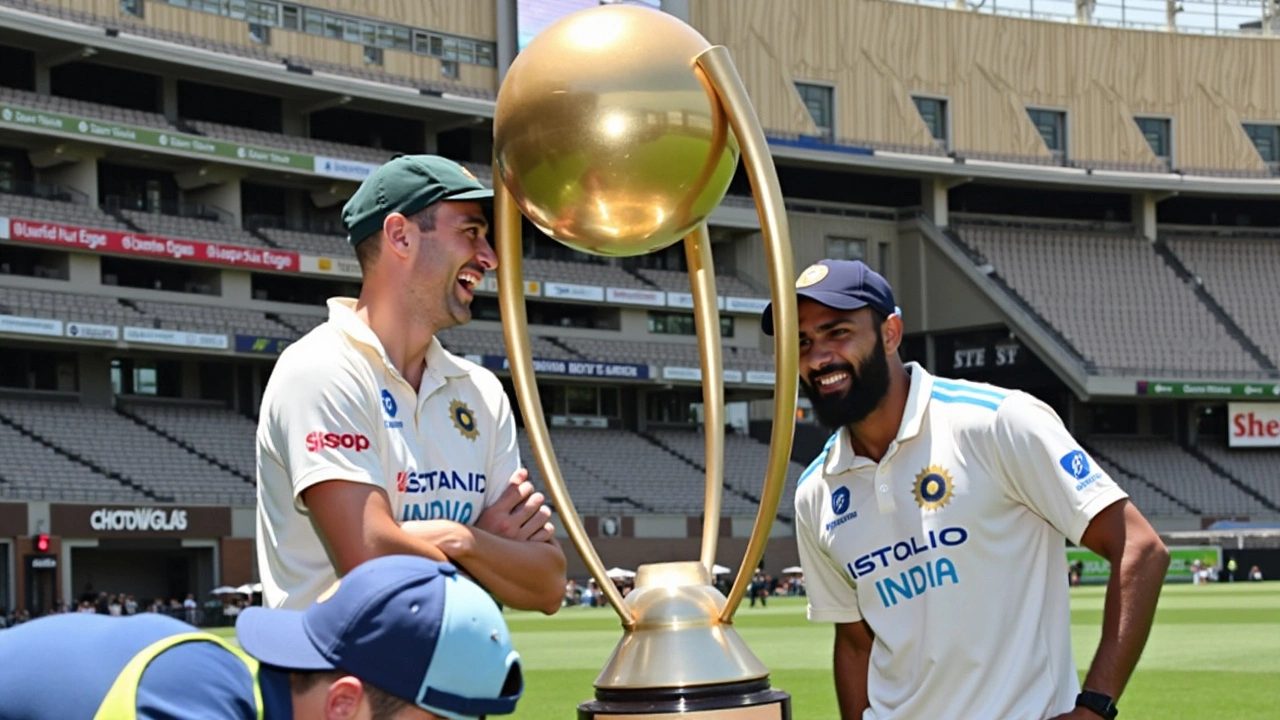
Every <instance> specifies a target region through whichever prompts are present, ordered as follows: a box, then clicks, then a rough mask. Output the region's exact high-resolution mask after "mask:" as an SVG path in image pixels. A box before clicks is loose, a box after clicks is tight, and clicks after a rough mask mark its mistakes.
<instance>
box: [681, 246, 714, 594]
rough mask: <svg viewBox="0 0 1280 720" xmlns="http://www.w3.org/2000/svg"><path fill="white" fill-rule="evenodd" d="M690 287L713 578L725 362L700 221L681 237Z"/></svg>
mask: <svg viewBox="0 0 1280 720" xmlns="http://www.w3.org/2000/svg"><path fill="white" fill-rule="evenodd" d="M684 253H685V258H686V259H687V260H688V261H689V284H690V286H691V288H692V290H693V319H694V328H695V330H696V331H697V333H698V355H699V360H700V362H701V363H702V420H703V428H702V429H703V432H704V433H705V438H706V467H707V490H706V502H705V504H704V509H703V514H702V557H701V560H702V564H703V565H704V566H705V567H706V568H707V576H708V577H710V578H711V579H712V580H713V582H714V580H715V562H716V542H717V541H718V540H719V539H720V505H721V500H722V496H723V494H724V362H723V355H722V352H721V348H720V310H719V305H718V298H717V294H716V273H715V265H714V264H713V262H712V259H711V234H710V233H708V232H707V224H706V223H701V224H699V225H698V227H697V228H695V229H694V230H693V232H691V233H689V234H688V235H687V236H685V239H684Z"/></svg>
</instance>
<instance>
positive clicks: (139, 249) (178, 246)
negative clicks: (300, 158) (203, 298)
mask: <svg viewBox="0 0 1280 720" xmlns="http://www.w3.org/2000/svg"><path fill="white" fill-rule="evenodd" d="M4 225H5V223H4V222H0V230H3V228H4ZM8 226H9V232H8V234H7V235H4V234H0V237H6V238H8V239H11V240H19V241H22V242H30V243H39V244H41V245H58V246H61V247H67V248H75V249H78V250H91V251H94V252H107V253H119V254H122V255H137V256H142V257H152V258H165V259H168V260H186V261H189V262H204V263H213V264H215V265H232V266H235V267H247V268H256V269H260V270H273V271H276V272H297V271H298V253H295V252H289V251H287V250H276V249H274V248H252V247H240V246H238V245H223V244H222V243H213V242H204V241H202V240H177V239H173V238H162V237H155V236H153V235H140V234H137V233H123V232H118V231H116V230H98V229H95V228H86V227H78V226H75V225H61V224H59V223H51V222H41V221H38V220H19V219H14V218H10V219H9V220H8Z"/></svg>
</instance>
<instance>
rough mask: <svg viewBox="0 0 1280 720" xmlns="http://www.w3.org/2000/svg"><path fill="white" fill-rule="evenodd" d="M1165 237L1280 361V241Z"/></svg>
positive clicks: (1274, 359) (1275, 360) (1253, 337)
mask: <svg viewBox="0 0 1280 720" xmlns="http://www.w3.org/2000/svg"><path fill="white" fill-rule="evenodd" d="M1164 239H1165V240H1166V241H1167V242H1168V244H1169V247H1170V248H1171V249H1173V251H1174V253H1176V254H1177V255H1178V257H1179V258H1180V259H1181V260H1182V262H1183V263H1184V264H1185V265H1186V266H1187V268H1188V269H1189V270H1191V271H1192V272H1193V273H1195V274H1196V275H1197V276H1198V277H1199V278H1200V280H1201V281H1202V282H1203V283H1204V287H1205V290H1207V291H1208V292H1209V294H1210V295H1212V296H1213V297H1214V298H1215V299H1216V300H1217V301H1218V302H1219V303H1220V304H1221V305H1222V307H1223V309H1224V310H1226V311H1227V313H1228V314H1230V315H1231V318H1232V319H1233V320H1235V321H1236V323H1237V324H1238V325H1239V326H1240V328H1241V329H1242V330H1244V332H1245V334H1247V335H1248V336H1249V338H1250V339H1251V340H1253V341H1254V342H1255V343H1257V344H1258V346H1259V347H1261V348H1262V351H1263V352H1264V353H1266V355H1267V357H1268V358H1270V359H1271V361H1272V362H1273V363H1280V313H1278V312H1276V309H1277V308H1280V285H1278V284H1277V283H1276V278H1278V277H1280V245H1277V244H1276V241H1275V238H1267V239H1262V238H1257V237H1253V238H1241V239H1234V238H1231V239H1228V238H1213V237H1177V236H1173V237H1166V238H1164Z"/></svg>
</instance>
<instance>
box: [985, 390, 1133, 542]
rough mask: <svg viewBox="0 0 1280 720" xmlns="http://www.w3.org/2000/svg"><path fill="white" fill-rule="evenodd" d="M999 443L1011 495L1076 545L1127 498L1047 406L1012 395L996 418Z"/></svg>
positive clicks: (997, 446)
mask: <svg viewBox="0 0 1280 720" xmlns="http://www.w3.org/2000/svg"><path fill="white" fill-rule="evenodd" d="M995 444H996V449H997V451H998V453H999V463H1000V465H1001V466H1002V467H1003V468H1004V471H1005V472H1004V475H1005V480H1006V484H1007V486H1008V488H1009V492H1010V493H1011V494H1012V495H1013V497H1014V498H1015V499H1016V500H1017V501H1018V502H1020V503H1022V504H1023V505H1025V506H1027V507H1028V508H1030V509H1031V511H1032V512H1034V513H1036V514H1037V515H1039V516H1040V517H1042V518H1044V520H1045V521H1046V522H1048V523H1049V524H1050V525H1052V526H1053V527H1054V528H1056V529H1057V530H1058V532H1060V533H1062V534H1063V535H1064V536H1065V537H1067V538H1068V539H1069V540H1071V542H1073V543H1075V544H1077V545H1078V544H1079V543H1080V538H1081V537H1082V536H1083V535H1084V531H1085V530H1086V529H1087V528H1088V527H1089V522H1090V521H1091V520H1093V518H1094V516H1095V515H1097V514H1098V513H1099V512H1102V510H1104V509H1105V508H1106V507H1108V506H1109V505H1111V504H1113V503H1115V502H1116V501H1118V500H1122V499H1124V498H1126V497H1128V495H1127V494H1126V493H1125V492H1124V490H1122V489H1120V487H1119V486H1118V485H1117V484H1116V482H1115V481H1114V480H1113V479H1112V478H1111V476H1110V475H1108V474H1107V472H1106V471H1105V470H1103V469H1102V468H1101V467H1100V466H1099V465H1098V464H1097V463H1096V462H1095V461H1094V459H1093V458H1092V457H1090V456H1089V454H1088V453H1087V452H1085V450H1084V448H1082V447H1080V444H1079V443H1078V442H1076V440H1075V438H1073V437H1071V434H1070V433H1069V432H1067V428H1066V426H1064V425H1063V424H1062V420H1061V419H1060V418H1059V417H1058V415H1057V413H1055V412H1054V411H1053V410H1052V409H1051V408H1050V407H1049V406H1048V405H1046V404H1044V403H1043V402H1041V401H1040V400H1037V399H1036V398H1033V397H1031V396H1029V395H1025V394H1022V393H1017V394H1014V395H1011V396H1010V397H1009V398H1007V399H1006V400H1005V401H1004V402H1003V403H1001V405H1000V408H999V410H998V411H997V413H996V420H995Z"/></svg>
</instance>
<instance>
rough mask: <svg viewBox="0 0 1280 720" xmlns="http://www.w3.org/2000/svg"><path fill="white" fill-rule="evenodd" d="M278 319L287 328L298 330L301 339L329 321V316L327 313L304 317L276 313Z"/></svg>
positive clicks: (299, 314)
mask: <svg viewBox="0 0 1280 720" xmlns="http://www.w3.org/2000/svg"><path fill="white" fill-rule="evenodd" d="M276 317H278V318H280V322H281V323H285V324H287V327H289V328H290V329H294V330H296V331H297V334H298V337H301V336H303V335H306V334H307V333H309V332H311V331H312V330H314V329H315V328H316V327H317V326H319V325H321V324H323V323H324V322H325V321H326V320H328V319H329V314H328V312H327V311H325V312H323V313H317V314H314V315H303V314H301V313H276Z"/></svg>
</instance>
